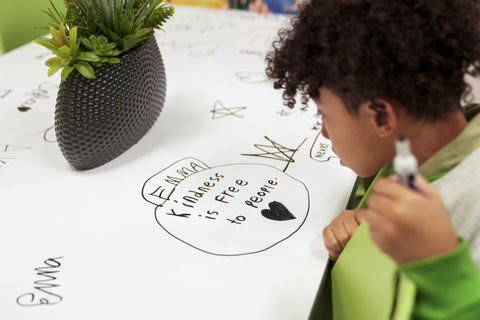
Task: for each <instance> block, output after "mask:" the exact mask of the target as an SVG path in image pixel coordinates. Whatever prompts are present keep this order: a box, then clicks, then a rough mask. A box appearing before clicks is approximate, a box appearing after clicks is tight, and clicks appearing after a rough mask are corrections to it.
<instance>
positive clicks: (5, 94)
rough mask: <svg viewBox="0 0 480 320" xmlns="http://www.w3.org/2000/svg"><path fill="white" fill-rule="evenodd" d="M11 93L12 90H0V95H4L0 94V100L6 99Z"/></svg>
mask: <svg viewBox="0 0 480 320" xmlns="http://www.w3.org/2000/svg"><path fill="white" fill-rule="evenodd" d="M12 91H13V90H12V89H8V90H0V93H2V92H4V93H2V94H1V95H0V98H2V99H3V98H5V97H6V96H7V95H8V94H9V93H10V92H12Z"/></svg>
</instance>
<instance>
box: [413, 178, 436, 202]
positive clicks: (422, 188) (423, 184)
mask: <svg viewBox="0 0 480 320" xmlns="http://www.w3.org/2000/svg"><path fill="white" fill-rule="evenodd" d="M415 182H416V184H417V191H418V192H419V193H420V194H423V195H424V196H427V197H431V196H433V195H435V194H437V191H436V190H435V188H433V187H432V186H431V185H430V183H429V182H428V181H427V180H426V179H425V178H424V177H422V175H420V174H416V175H415Z"/></svg>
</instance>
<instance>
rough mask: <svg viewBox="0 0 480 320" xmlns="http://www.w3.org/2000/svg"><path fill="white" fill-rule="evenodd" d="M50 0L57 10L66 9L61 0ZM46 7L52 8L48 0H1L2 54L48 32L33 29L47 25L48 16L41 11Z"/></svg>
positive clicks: (0, 45) (0, 36) (0, 33)
mask: <svg viewBox="0 0 480 320" xmlns="http://www.w3.org/2000/svg"><path fill="white" fill-rule="evenodd" d="M52 1H53V3H54V5H55V7H56V8H57V9H58V10H61V11H62V12H65V11H66V8H65V5H64V4H63V0H52ZM48 8H50V9H52V5H51V3H50V1H49V0H21V1H18V0H17V1H16V0H1V1H0V52H1V53H2V54H4V53H6V52H8V51H11V50H13V49H15V48H17V47H20V46H21V45H24V44H25V43H28V42H30V41H32V40H34V39H36V38H39V37H41V36H45V35H46V34H48V31H47V30H45V29H35V28H37V27H46V26H48V23H49V21H50V17H49V16H48V15H46V14H45V13H43V12H42V10H45V11H46V10H47V9H48Z"/></svg>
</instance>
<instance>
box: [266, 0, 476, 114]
mask: <svg viewBox="0 0 480 320" xmlns="http://www.w3.org/2000/svg"><path fill="white" fill-rule="evenodd" d="M479 7H480V6H479V1H476V0H311V2H310V3H309V4H308V5H306V6H305V7H304V8H303V9H302V10H301V11H300V13H299V15H298V16H296V17H294V18H292V26H291V28H285V29H282V30H280V31H279V36H280V40H278V41H275V42H274V43H273V50H272V51H271V52H270V53H269V54H268V55H267V58H266V62H267V70H266V72H267V75H268V77H269V78H270V79H273V80H274V88H275V89H284V92H283V99H284V100H285V105H288V106H289V107H293V106H294V104H295V102H296V101H295V96H296V94H297V91H299V92H300V93H301V101H302V103H304V104H306V103H307V101H308V100H309V99H310V98H314V99H315V98H317V97H318V95H319V92H318V89H319V88H320V87H321V86H325V87H326V88H328V89H330V90H332V91H333V92H334V93H335V94H336V95H338V96H339V97H340V98H341V99H342V101H343V102H344V104H345V106H346V107H347V109H348V111H349V112H350V113H351V114H357V112H358V108H359V106H360V105H361V104H362V103H363V102H366V101H372V102H374V103H375V100H376V99H379V98H381V99H384V100H387V101H389V102H390V103H392V104H394V105H400V106H401V107H402V108H404V109H405V110H406V111H407V113H408V114H410V116H412V117H414V118H415V119H423V120H427V121H435V120H437V119H440V118H442V116H443V115H446V114H448V113H450V112H451V111H453V110H457V109H458V108H460V99H461V98H462V94H464V95H466V94H468V93H469V92H470V91H471V88H470V86H469V85H468V84H467V83H466V82H465V81H464V75H465V74H470V75H472V76H476V75H477V74H478V73H479V72H480V14H479Z"/></svg>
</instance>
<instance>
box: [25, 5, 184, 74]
mask: <svg viewBox="0 0 480 320" xmlns="http://www.w3.org/2000/svg"><path fill="white" fill-rule="evenodd" d="M164 1H165V0H64V4H65V7H66V8H67V12H66V13H65V14H64V13H62V12H60V11H58V10H57V8H55V5H54V4H53V3H52V1H51V0H50V3H51V5H52V8H53V10H52V9H50V8H49V9H48V11H44V12H45V13H46V14H48V16H49V17H50V18H51V20H50V26H49V27H45V28H46V29H48V30H50V33H51V34H52V38H51V39H46V38H42V39H38V40H34V41H35V42H36V43H38V44H40V45H43V46H44V47H46V48H47V49H49V50H51V51H52V52H53V53H54V54H55V55H56V57H54V58H51V59H48V60H47V61H46V63H45V64H46V65H47V66H48V67H50V69H49V71H48V75H49V76H51V75H53V74H54V73H56V72H57V71H59V70H60V69H62V68H63V71H62V79H63V80H65V79H66V78H67V77H68V75H69V74H70V73H71V72H72V71H73V70H74V69H77V70H78V71H79V72H80V73H81V74H82V75H84V76H85V77H88V78H93V77H95V72H94V68H93V67H98V66H100V65H101V64H102V63H118V62H120V60H119V59H118V58H116V57H117V56H118V55H120V54H121V53H123V52H127V51H129V50H131V49H132V48H135V47H136V46H138V45H140V44H142V43H144V42H145V41H146V40H147V39H148V37H149V36H150V35H151V34H152V33H153V32H154V31H153V30H154V29H159V30H162V29H161V26H162V25H163V24H164V23H165V21H166V20H167V19H169V18H170V17H171V16H172V15H173V14H174V12H175V9H174V8H173V7H171V6H167V5H165V3H164Z"/></svg>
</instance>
